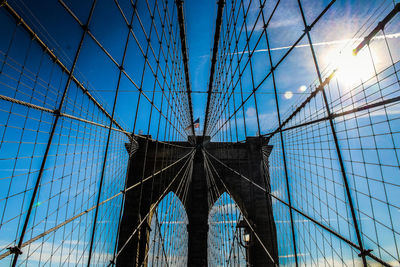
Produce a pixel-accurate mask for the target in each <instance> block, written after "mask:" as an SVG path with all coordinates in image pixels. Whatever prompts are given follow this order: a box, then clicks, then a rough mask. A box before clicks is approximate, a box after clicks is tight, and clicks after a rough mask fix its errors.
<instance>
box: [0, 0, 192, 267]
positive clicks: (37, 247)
mask: <svg viewBox="0 0 400 267" xmlns="http://www.w3.org/2000/svg"><path fill="white" fill-rule="evenodd" d="M122 2H123V1H121V2H120V1H92V2H90V3H89V2H88V3H87V5H86V4H84V5H78V4H79V3H69V2H68V3H67V2H63V1H58V2H53V3H48V4H46V6H41V5H36V4H33V3H28V2H24V1H19V0H15V1H8V2H3V3H2V5H1V8H0V20H1V24H2V27H1V35H2V38H1V41H0V43H1V44H0V58H1V59H0V68H1V69H0V102H1V105H0V106H1V108H0V110H1V111H0V117H1V125H0V136H1V142H0V155H1V156H0V164H1V175H0V176H1V178H0V181H1V182H0V183H1V190H0V210H1V212H0V213H1V221H0V236H1V238H0V243H1V247H0V255H1V256H0V257H1V261H2V263H1V264H2V265H3V264H4V265H7V264H13V265H25V266H35V265H38V264H39V263H40V264H49V265H65V264H67V265H73V266H76V265H88V264H89V263H90V264H95V265H107V264H109V263H110V261H112V260H113V259H114V258H115V253H116V248H115V244H116V242H117V240H118V227H115V226H116V225H118V224H119V220H120V216H121V205H123V203H124V194H122V193H121V190H122V191H124V190H125V189H124V184H125V180H126V176H127V170H128V161H129V159H130V156H132V157H134V151H133V150H132V151H129V150H128V151H127V148H129V147H131V146H132V144H134V143H137V141H136V140H145V141H146V142H150V141H158V140H159V141H160V144H163V146H171V147H173V150H174V151H175V153H177V151H178V149H181V150H182V148H178V147H179V146H176V145H174V144H172V143H171V144H170V143H167V142H163V141H169V142H170V141H175V142H176V141H186V140H187V135H188V131H187V130H186V127H187V125H189V124H190V121H191V118H190V117H189V116H188V114H189V112H188V111H189V101H188V94H187V92H186V89H185V87H186V84H185V82H184V81H185V73H184V72H183V69H184V62H183V59H182V52H181V51H182V49H181V47H180V46H181V42H180V36H179V23H178V15H177V7H176V5H175V3H174V2H173V1H169V2H167V1H136V2H129V3H128V2H123V3H122ZM50 10H51V12H55V13H57V17H53V20H52V21H48V20H46V19H43V16H42V12H44V11H45V12H49V11H50ZM110 17H112V18H113V19H112V22H111V23H110V24H107V23H106V22H110V21H109V20H108V19H107V18H110ZM66 25H67V26H66ZM65 27H68V30H65V29H66V28H65ZM62 29H64V30H62ZM114 29H118V31H114ZM61 31H63V32H64V33H63V35H60V32H61ZM110 33H112V34H111V35H110ZM65 38H66V39H65ZM115 39H119V40H120V42H119V43H118V45H117V46H114V45H111V44H112V42H113V40H115ZM127 144H131V146H127ZM160 146H161V145H160ZM178 152H179V151H178ZM187 152H188V151H187V150H186V152H185V154H186V153H187ZM182 155H183V154H182ZM41 166H42V167H41ZM176 167H177V165H176V164H174V163H173V162H169V163H168V162H165V163H163V164H162V168H161V169H157V168H154V172H153V173H154V174H156V173H159V172H160V171H161V173H162V172H163V171H164V170H167V169H171V168H172V169H173V168H176ZM152 177H153V176H150V177H147V179H145V178H146V177H143V178H142V180H143V183H144V182H145V181H147V180H151V179H152ZM141 183H142V182H140V183H139V184H138V185H136V186H135V187H131V188H127V189H126V190H137V189H138V188H140V187H141ZM132 230H133V229H132ZM171 253H172V252H171Z"/></svg>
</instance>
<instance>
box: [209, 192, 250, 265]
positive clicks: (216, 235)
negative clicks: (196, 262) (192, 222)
mask: <svg viewBox="0 0 400 267" xmlns="http://www.w3.org/2000/svg"><path fill="white" fill-rule="evenodd" d="M242 219H243V215H242V212H241V211H240V209H239V206H238V205H237V203H236V202H235V201H234V200H233V198H232V197H231V196H229V194H227V193H223V194H222V195H221V196H220V197H219V198H218V199H217V201H215V203H214V205H213V206H212V208H211V209H210V212H209V215H208V225H209V230H208V250H207V254H208V266H209V267H213V266H246V250H245V248H244V247H243V246H242V245H241V244H240V238H241V237H240V230H239V229H238V228H237V225H238V223H239V222H240V221H241V220H242Z"/></svg>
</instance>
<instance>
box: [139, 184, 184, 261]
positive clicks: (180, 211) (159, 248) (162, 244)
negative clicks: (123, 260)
mask: <svg viewBox="0 0 400 267" xmlns="http://www.w3.org/2000/svg"><path fill="white" fill-rule="evenodd" d="M149 221H150V223H149V225H150V229H151V231H150V235H149V239H148V248H147V257H146V258H147V259H146V261H147V266H149V267H151V266H186V265H187V254H188V253H187V251H188V231H187V224H188V216H187V214H186V210H185V206H184V205H183V203H182V202H181V200H180V199H179V197H178V196H177V195H176V194H175V193H174V192H172V191H171V192H169V193H168V194H167V195H166V196H165V197H164V198H163V199H162V200H161V202H160V203H159V204H158V206H157V208H156V209H155V210H154V212H153V213H152V215H151V218H149Z"/></svg>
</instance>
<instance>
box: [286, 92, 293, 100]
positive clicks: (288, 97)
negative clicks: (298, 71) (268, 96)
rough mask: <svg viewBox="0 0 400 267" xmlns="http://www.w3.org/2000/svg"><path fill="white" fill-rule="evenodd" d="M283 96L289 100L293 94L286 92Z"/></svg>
mask: <svg viewBox="0 0 400 267" xmlns="http://www.w3.org/2000/svg"><path fill="white" fill-rule="evenodd" d="M284 96H285V98H286V99H291V98H292V97H293V93H292V91H286V92H285V95H284Z"/></svg>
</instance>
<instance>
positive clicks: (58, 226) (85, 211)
mask: <svg viewBox="0 0 400 267" xmlns="http://www.w3.org/2000/svg"><path fill="white" fill-rule="evenodd" d="M193 152H194V149H193V150H192V151H191V152H189V153H187V154H186V155H184V156H183V157H181V158H180V159H178V160H177V161H175V162H173V163H171V164H170V165H168V166H166V167H164V168H163V169H161V170H159V171H157V172H155V173H154V174H152V175H150V176H148V177H146V178H144V179H143V182H145V181H148V180H150V179H151V178H153V177H155V176H157V175H158V174H160V173H163V172H165V171H166V170H168V169H170V168H171V167H173V166H175V165H176V164H178V163H179V162H181V161H183V160H184V159H185V158H187V157H188V156H190V155H193ZM182 168H183V167H182ZM139 185H140V182H138V183H136V184H134V185H132V186H130V187H128V188H126V190H125V191H121V192H119V193H117V194H115V195H113V196H111V197H109V198H107V199H105V200H103V201H102V202H100V203H99V204H98V205H94V206H92V207H91V208H89V209H87V210H84V211H82V212H81V213H79V214H77V215H75V216H73V217H71V218H69V219H67V220H65V221H64V222H62V223H60V224H58V225H56V226H54V227H52V228H50V229H49V230H47V231H45V232H43V233H41V234H39V235H37V236H35V237H33V238H31V239H30V240H28V241H25V242H24V243H23V244H22V245H21V248H23V247H26V246H28V245H30V244H32V243H33V242H35V241H36V240H38V239H40V238H42V237H44V236H46V235H48V234H50V233H52V232H54V231H56V230H57V229H59V228H61V227H63V226H64V225H66V224H68V223H70V222H72V221H74V220H76V219H78V218H80V217H82V216H83V215H85V214H87V213H89V212H90V211H92V210H94V209H95V208H96V207H98V206H101V205H104V204H105V203H107V202H109V201H111V200H113V199H114V198H116V197H118V196H120V195H122V194H125V193H126V192H128V191H129V190H132V189H134V188H136V187H138V186H139ZM11 254H12V252H11V251H7V252H5V253H3V254H1V255H0V260H2V259H4V258H5V257H7V256H9V255H11Z"/></svg>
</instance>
